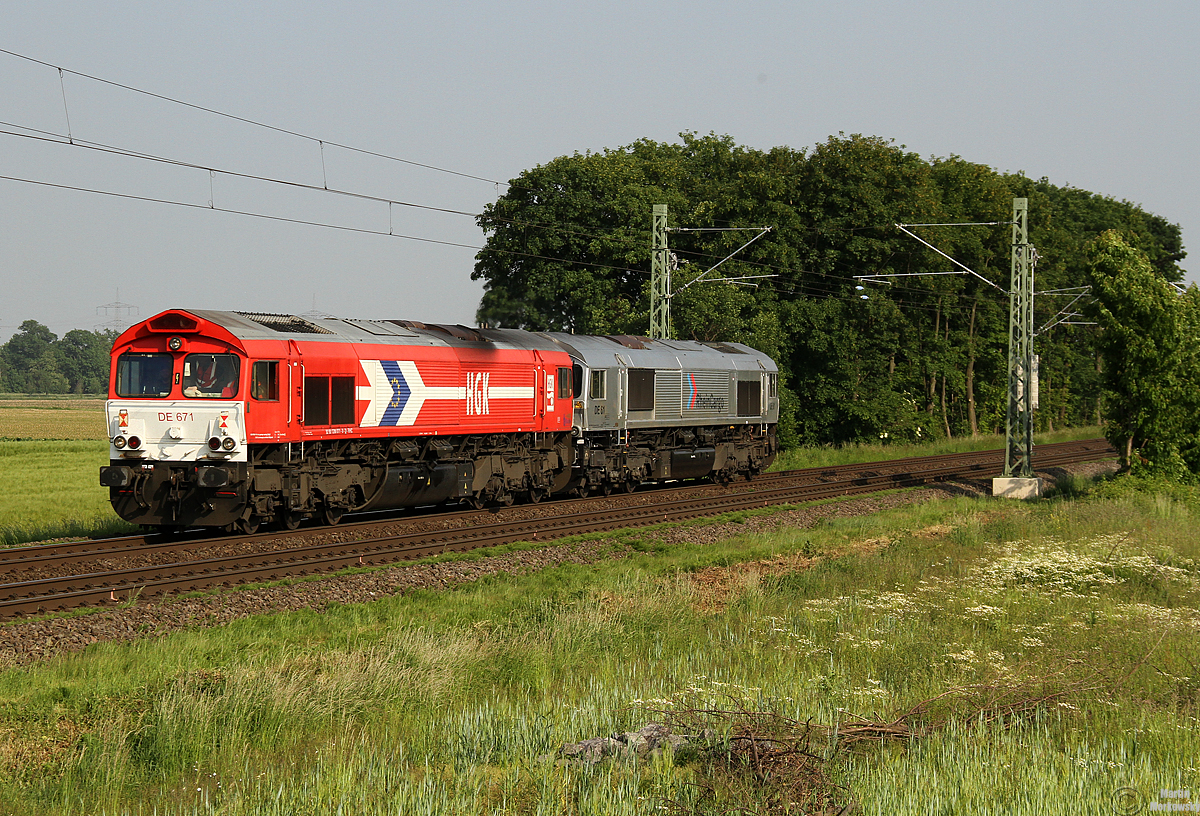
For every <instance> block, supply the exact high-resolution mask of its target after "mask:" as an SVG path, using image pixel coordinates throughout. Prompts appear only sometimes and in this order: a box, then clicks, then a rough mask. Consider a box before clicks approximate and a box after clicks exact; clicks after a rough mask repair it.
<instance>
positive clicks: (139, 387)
mask: <svg viewBox="0 0 1200 816" xmlns="http://www.w3.org/2000/svg"><path fill="white" fill-rule="evenodd" d="M116 392H117V396H118V397H166V396H169V395H170V393H171V355H170V354H143V353H134V352H126V353H125V354H122V355H121V356H120V357H118V358H117V387H116Z"/></svg>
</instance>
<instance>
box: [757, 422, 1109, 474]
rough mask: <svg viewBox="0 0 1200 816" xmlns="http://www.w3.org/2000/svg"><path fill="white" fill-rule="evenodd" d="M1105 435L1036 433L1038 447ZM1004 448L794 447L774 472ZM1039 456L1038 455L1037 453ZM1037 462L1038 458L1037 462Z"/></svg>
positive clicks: (979, 442)
mask: <svg viewBox="0 0 1200 816" xmlns="http://www.w3.org/2000/svg"><path fill="white" fill-rule="evenodd" d="M1102 436H1104V433H1103V429H1101V428H1099V427H1085V428H1069V429H1067V430H1063V431H1052V432H1049V433H1040V434H1036V435H1035V437H1034V445H1035V447H1036V445H1046V444H1050V443H1052V442H1070V441H1074V440H1076V439H1098V438H1100V437H1102ZM1003 447H1004V436H1003V435H996V434H986V435H983V436H977V437H974V438H971V437H958V438H955V439H939V440H935V441H932V442H923V443H919V444H903V445H893V444H887V445H885V444H882V443H875V444H870V445H842V446H838V447H834V446H832V445H830V446H827V447H819V448H794V449H792V450H787V451H784V452H783V453H781V454H780V455H779V456H778V457H776V459H775V461H774V462H773V463H772V465H771V468H770V469H771V470H772V471H776V470H794V469H800V468H813V467H837V466H839V465H853V464H858V463H859V462H884V461H888V460H891V459H906V458H908V457H912V456H935V455H938V454H944V453H967V452H970V451H982V450H999V449H1002V448H1003ZM1035 456H1036V454H1035ZM1035 461H1036V459H1035Z"/></svg>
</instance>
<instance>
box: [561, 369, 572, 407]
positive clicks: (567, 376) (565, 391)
mask: <svg viewBox="0 0 1200 816" xmlns="http://www.w3.org/2000/svg"><path fill="white" fill-rule="evenodd" d="M558 398H559V399H560V400H569V399H570V398H571V369H569V368H560V369H559V370H558Z"/></svg>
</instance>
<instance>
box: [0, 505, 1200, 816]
mask: <svg viewBox="0 0 1200 816" xmlns="http://www.w3.org/2000/svg"><path fill="white" fill-rule="evenodd" d="M1085 489H1086V486H1085V485H1084V484H1082V483H1076V484H1073V485H1071V489H1070V490H1069V491H1066V492H1065V493H1063V494H1061V495H1059V496H1058V497H1057V498H1050V499H1047V500H1044V501H1042V502H1038V503H1035V504H1024V503H1014V502H1005V501H996V500H989V499H983V500H971V499H965V498H960V499H953V500H943V501H938V502H933V503H928V504H924V505H920V506H914V507H910V508H906V509H900V510H895V511H891V512H888V513H885V514H880V515H877V516H874V517H869V518H862V517H858V518H847V519H837V520H831V521H828V522H826V523H823V524H821V525H819V526H818V527H816V528H812V529H794V528H786V527H784V528H780V529H776V530H760V531H759V532H754V533H739V530H740V529H742V528H743V527H749V525H748V524H745V522H746V521H747V520H748V519H749V518H751V517H750V516H746V515H740V516H736V517H733V518H732V519H730V520H728V521H726V522H724V526H722V527H721V528H719V529H720V530H721V535H719V536H715V537H717V538H721V539H722V540H721V541H720V542H718V543H712V541H711V539H713V538H714V535H713V534H712V528H707V527H705V526H704V525H699V524H698V525H692V526H688V527H685V528H684V530H685V531H687V530H690V531H693V532H692V533H691V534H686V533H685V534H683V535H678V534H674V535H671V536H659V535H657V534H655V532H654V531H646V530H641V531H636V532H631V533H628V534H624V535H619V536H617V537H616V538H615V539H614V540H613V543H614V545H618V546H622V545H628V546H631V547H633V554H632V555H631V556H629V557H626V558H623V559H619V560H614V561H608V562H601V563H599V564H594V565H590V566H564V567H559V568H555V569H550V570H546V571H544V572H541V573H538V574H535V575H530V576H524V577H516V576H499V577H495V578H490V579H485V580H481V581H478V582H476V583H474V584H470V585H467V586H464V587H462V588H460V589H458V590H455V591H449V592H413V593H410V594H408V595H406V596H403V597H398V598H384V599H381V600H380V601H378V602H376V603H373V604H368V605H355V606H335V607H331V608H328V609H325V610H322V611H312V612H303V613H295V614H288V615H278V616H271V617H260V618H253V619H247V620H242V621H239V622H237V623H234V624H230V625H228V626H224V627H220V628H214V629H203V630H194V631H188V632H183V633H178V634H173V635H170V636H167V637H162V638H158V639H150V640H143V641H139V642H136V643H133V644H128V645H112V644H96V645H94V646H92V647H90V648H89V649H88V650H87V651H85V652H83V653H81V654H78V655H75V656H72V657H68V658H62V659H58V660H54V661H52V662H50V663H47V664H44V665H38V666H31V667H28V668H24V669H13V670H9V671H6V672H3V673H0V731H3V732H4V733H5V737H4V740H3V741H0V742H2V745H3V747H0V809H4V810H5V812H14V813H18V812H19V813H30V814H39V813H69V814H97V813H106V814H118V813H121V814H124V813H130V814H133V813H138V814H151V813H154V814H217V813H220V814H229V815H230V816H239V815H240V814H297V813H300V814H306V813H312V814H325V813H339V812H340V813H380V814H382V813H405V814H408V813H438V814H441V813H472V814H475V813H477V814H492V813H527V814H559V813H571V814H575V813H578V814H585V813H588V814H590V813H613V814H653V813H663V812H676V813H697V814H699V813H704V814H709V813H711V814H717V813H733V812H737V813H744V814H751V813H787V812H792V813H800V812H809V811H808V810H805V807H807V806H808V805H810V804H814V803H819V804H821V805H826V804H833V805H835V806H839V807H840V806H841V805H843V804H846V803H848V802H850V801H853V802H855V803H857V805H858V808H859V809H858V810H856V811H855V812H862V813H871V814H885V813H886V814H892V813H922V814H924V813H948V814H956V813H1005V814H1030V816H1032V814H1038V816H1041V815H1042V814H1077V813H1097V814H1100V813H1105V814H1107V813H1113V812H1134V811H1133V810H1129V809H1126V810H1121V809H1117V807H1115V806H1119V807H1128V806H1129V803H1130V802H1131V801H1132V802H1134V803H1135V804H1136V803H1137V802H1140V803H1141V805H1142V806H1143V807H1145V806H1146V805H1147V804H1148V803H1154V802H1156V801H1158V799H1159V795H1160V794H1159V792H1160V791H1162V790H1172V791H1182V790H1192V791H1195V790H1197V789H1200V761H1198V760H1197V757H1200V727H1198V725H1200V720H1198V719H1197V717H1198V715H1200V637H1197V635H1198V634H1200V613H1198V612H1197V605H1198V604H1200V563H1198V559H1200V539H1198V537H1197V536H1196V535H1195V532H1194V531H1195V529H1196V526H1197V523H1198V522H1200V495H1198V494H1197V493H1195V492H1194V491H1184V490H1174V491H1165V490H1163V491H1149V492H1139V491H1136V490H1131V489H1128V488H1119V487H1115V486H1113V485H1106V486H1104V487H1103V488H1101V489H1099V490H1093V491H1092V492H1091V493H1090V494H1088V495H1081V494H1083V493H1084V492H1085ZM705 530H708V531H709V532H704V531H705ZM668 541H670V542H674V543H668ZM702 541H704V542H705V543H701V542H702ZM652 720H659V721H662V720H667V721H669V722H672V723H675V724H677V725H678V726H680V727H683V728H686V729H690V731H691V732H692V733H696V732H697V731H699V730H700V729H701V728H703V727H708V728H711V729H713V731H714V733H715V734H716V735H717V737H718V739H717V743H718V744H720V743H721V740H720V738H721V737H723V736H728V735H731V734H736V733H738V729H739V728H741V727H744V726H745V725H746V724H747V723H753V724H757V727H758V728H760V733H764V732H765V733H770V734H771V735H773V736H774V737H775V738H776V740H777V744H785V743H787V742H788V741H789V740H790V741H794V742H795V744H797V745H802V746H803V747H804V748H805V749H806V751H807V752H808V755H809V756H810V758H809V759H806V760H805V763H807V764H804V765H799V764H795V763H793V764H792V765H790V766H789V765H786V764H784V765H780V766H778V767H777V768H776V769H775V773H773V775H769V776H767V775H759V776H755V775H754V774H752V773H749V772H747V771H746V769H745V767H744V766H743V765H742V764H740V763H739V762H737V761H734V762H726V761H720V759H719V757H720V754H719V753H718V754H717V755H716V756H715V757H706V756H705V755H697V754H695V753H693V754H692V755H690V756H687V755H679V756H675V757H672V756H671V755H669V754H668V755H666V756H663V757H660V758H658V759H656V760H653V761H650V762H646V763H640V764H635V763H632V762H628V761H607V762H603V763H600V764H598V765H595V766H591V765H586V764H578V763H571V762H556V761H555V759H554V752H555V750H556V749H557V747H558V746H559V745H561V744H563V743H568V742H575V741H578V740H583V739H589V738H593V737H600V736H606V735H608V734H611V733H613V732H617V731H625V730H634V729H637V728H639V727H641V726H642V725H645V724H646V723H647V722H649V721H652ZM806 723H807V724H808V730H807V731H805V726H804V724H806ZM869 726H875V727H876V737H874V738H868V739H862V740H859V741H857V742H853V743H848V740H850V739H851V737H852V736H854V735H861V734H863V733H864V729H867V728H868V727H869ZM888 729H890V731H888ZM884 732H887V733H884ZM889 733H890V734H891V736H889V735H888V734H889ZM710 760H712V761H710ZM796 780H800V781H801V782H803V781H805V780H807V783H811V784H807V783H806V785H797V786H795V787H791V788H788V787H787V786H788V785H789V784H791V783H792V782H795V781H796ZM1134 797H1138V798H1137V799H1136V800H1135V799H1134ZM810 800H811V801H810ZM792 802H795V803H796V804H795V805H792V804H790V803H792Z"/></svg>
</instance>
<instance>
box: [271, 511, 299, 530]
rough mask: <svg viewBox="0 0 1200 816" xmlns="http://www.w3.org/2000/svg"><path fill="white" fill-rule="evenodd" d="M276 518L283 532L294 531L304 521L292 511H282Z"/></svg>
mask: <svg viewBox="0 0 1200 816" xmlns="http://www.w3.org/2000/svg"><path fill="white" fill-rule="evenodd" d="M276 518H277V519H278V521H279V526H280V527H281V528H282V529H284V530H296V529H298V528H299V527H300V522H302V521H304V516H302V515H300V514H299V513H297V512H295V511H293V510H284V511H283V512H282V513H280V514H279V515H278V516H277V517H276Z"/></svg>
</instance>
